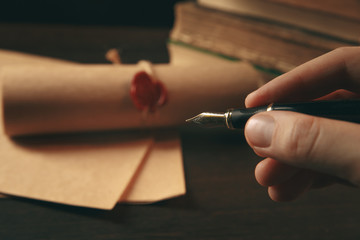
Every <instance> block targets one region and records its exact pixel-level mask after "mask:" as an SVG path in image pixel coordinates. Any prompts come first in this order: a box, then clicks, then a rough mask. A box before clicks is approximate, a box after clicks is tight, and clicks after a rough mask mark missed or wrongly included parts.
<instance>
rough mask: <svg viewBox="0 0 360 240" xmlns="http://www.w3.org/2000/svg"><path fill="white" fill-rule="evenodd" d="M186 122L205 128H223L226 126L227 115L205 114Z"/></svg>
mask: <svg viewBox="0 0 360 240" xmlns="http://www.w3.org/2000/svg"><path fill="white" fill-rule="evenodd" d="M186 122H192V123H196V124H199V125H201V126H204V127H223V126H226V114H225V113H208V112H204V113H200V114H199V115H197V116H195V117H192V118H190V119H187V120H186Z"/></svg>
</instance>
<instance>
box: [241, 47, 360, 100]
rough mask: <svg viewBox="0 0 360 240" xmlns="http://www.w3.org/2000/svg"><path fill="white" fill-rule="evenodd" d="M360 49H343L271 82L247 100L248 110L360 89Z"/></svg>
mask: <svg viewBox="0 0 360 240" xmlns="http://www.w3.org/2000/svg"><path fill="white" fill-rule="evenodd" d="M359 66H360V47H346V48H339V49H336V50H334V51H332V52H330V53H327V54H325V55H323V56H320V57H318V58H316V59H314V60H312V61H309V62H307V63H305V64H303V65H301V66H299V67H297V68H295V69H294V70H292V71H290V72H288V73H285V74H283V75H281V76H279V77H277V78H275V79H273V80H272V81H270V82H268V83H267V84H265V85H264V86H262V87H261V88H259V89H258V90H256V91H255V92H253V93H251V94H250V95H248V97H247V98H246V100H245V104H246V106H247V107H255V106H260V105H266V104H269V103H273V102H286V101H307V100H312V99H315V98H319V97H321V96H323V95H326V94H328V93H331V92H333V91H335V90H337V89H347V90H351V91H356V92H358V90H359V89H360V68H359Z"/></svg>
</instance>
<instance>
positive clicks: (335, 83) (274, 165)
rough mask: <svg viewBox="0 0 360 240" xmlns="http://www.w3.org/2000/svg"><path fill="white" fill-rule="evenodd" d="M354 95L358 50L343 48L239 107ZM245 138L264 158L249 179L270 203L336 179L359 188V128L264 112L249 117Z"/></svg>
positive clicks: (359, 93)
mask: <svg viewBox="0 0 360 240" xmlns="http://www.w3.org/2000/svg"><path fill="white" fill-rule="evenodd" d="M359 97H360V47H346V48H339V49H336V50H334V51H332V52H330V53H327V54H325V55H323V56H320V57H318V58H316V59H314V60H312V61H309V62H307V63H305V64H303V65H301V66H299V67H297V68H295V69H294V70H292V71H290V72H288V73H285V74H283V75H281V76H279V77H277V78H275V79H274V80H272V81H270V82H269V83H267V84H265V85H264V86H262V87H261V88H259V89H258V90H256V91H254V92H253V93H251V94H249V95H248V96H247V98H246V100H245V104H246V106H247V107H256V106H261V105H267V104H270V103H273V102H295V101H310V100H314V99H322V100H324V99H335V98H336V99H338V98H359ZM245 137H246V140H247V142H248V143H249V145H250V146H251V147H252V148H253V150H254V151H255V153H256V154H258V155H259V156H261V157H265V159H264V160H263V161H261V162H260V163H259V164H258V165H257V166H256V169H255V177H256V179H257V181H258V182H259V183H260V184H261V185H263V186H267V187H268V193H269V196H270V198H271V199H273V200H274V201H289V200H292V199H295V198H296V197H298V196H299V195H301V194H302V193H303V192H305V191H307V190H308V189H310V188H316V187H322V186H326V185H329V184H331V183H334V182H339V181H340V182H349V183H350V184H353V185H356V186H360V150H359V149H360V124H356V123H350V122H343V121H338V120H330V119H325V118H320V117H314V116H309V115H304V114H300V113H295V112H283V111H270V112H264V113H259V114H256V115H255V116H253V117H252V118H250V120H249V121H248V122H247V124H246V126H245ZM344 180H345V181H344Z"/></svg>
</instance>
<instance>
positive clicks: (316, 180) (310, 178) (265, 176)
mask: <svg viewBox="0 0 360 240" xmlns="http://www.w3.org/2000/svg"><path fill="white" fill-rule="evenodd" d="M255 178H256V180H257V181H258V183H259V184H260V185H262V186H265V187H268V192H269V196H270V198H271V199H273V200H274V201H291V200H294V199H295V198H297V197H299V196H300V195H302V194H303V193H304V192H306V191H307V190H309V189H310V188H311V189H313V188H322V187H326V186H329V185H331V184H334V183H336V182H339V179H337V178H334V177H332V176H329V175H326V174H321V173H316V172H313V171H311V170H306V169H300V168H297V167H293V166H290V165H287V164H283V163H281V162H279V161H276V160H274V159H271V158H266V159H264V160H263V161H261V162H259V163H258V165H257V166H256V168H255ZM341 182H343V181H341Z"/></svg>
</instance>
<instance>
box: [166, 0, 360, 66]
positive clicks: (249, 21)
mask: <svg viewBox="0 0 360 240" xmlns="http://www.w3.org/2000/svg"><path fill="white" fill-rule="evenodd" d="M170 39H171V42H172V43H174V44H182V45H186V46H189V47H192V48H194V49H198V50H205V51H208V52H211V53H215V54H218V55H221V56H223V57H227V58H229V59H240V60H246V61H249V62H250V63H252V64H253V65H255V66H257V67H259V68H260V69H263V70H266V71H271V72H275V73H283V72H287V71H289V70H291V69H293V68H294V67H296V66H298V65H300V64H302V63H304V62H306V61H309V60H311V59H313V58H315V57H318V56H320V55H322V54H324V53H326V52H329V51H331V50H333V49H335V48H338V47H343V46H358V45H359V42H360V1H358V0H342V1H338V0H302V1H297V0H221V1H219V0H197V2H183V3H179V4H177V5H176V7H175V23H174V26H173V29H172V32H171V34H170Z"/></svg>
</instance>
